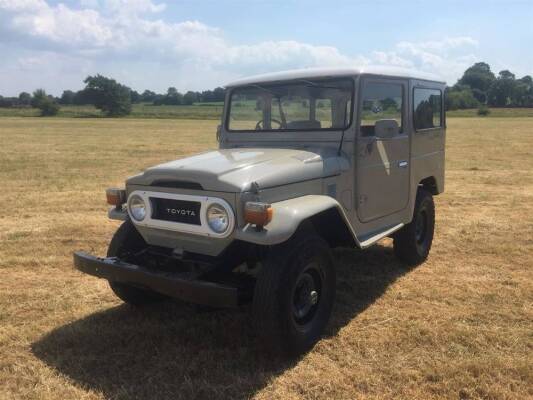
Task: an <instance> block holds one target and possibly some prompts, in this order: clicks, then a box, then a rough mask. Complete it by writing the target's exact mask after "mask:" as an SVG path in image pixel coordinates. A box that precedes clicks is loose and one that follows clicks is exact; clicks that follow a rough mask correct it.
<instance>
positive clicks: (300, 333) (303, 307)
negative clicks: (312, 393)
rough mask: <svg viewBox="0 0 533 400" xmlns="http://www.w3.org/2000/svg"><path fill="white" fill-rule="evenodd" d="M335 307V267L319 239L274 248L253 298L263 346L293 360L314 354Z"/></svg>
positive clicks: (301, 237) (300, 238) (308, 236)
mask: <svg viewBox="0 0 533 400" xmlns="http://www.w3.org/2000/svg"><path fill="white" fill-rule="evenodd" d="M334 301H335V266H334V263H333V258H332V255H331V250H330V248H329V246H328V244H327V243H326V242H325V241H324V240H323V239H322V238H320V237H319V236H318V235H316V234H315V233H302V234H297V236H296V237H294V238H293V239H291V240H289V241H288V242H287V243H284V244H282V245H279V246H274V247H272V248H271V250H270V251H269V253H268V254H267V255H266V256H265V257H264V259H263V260H262V268H261V271H260V272H259V274H258V277H257V282H256V286H255V290H254V298H253V307H252V308H253V317H254V325H255V327H256V331H257V334H258V340H259V344H261V345H265V346H266V347H267V348H268V349H270V350H274V351H282V352H285V353H290V354H300V353H303V352H305V351H307V350H309V349H310V348H311V347H312V346H313V345H314V344H315V343H316V342H317V341H318V340H319V339H320V336H321V334H322V332H323V331H324V328H325V327H326V325H327V323H328V320H329V317H330V315H331V311H332V308H333V303H334Z"/></svg>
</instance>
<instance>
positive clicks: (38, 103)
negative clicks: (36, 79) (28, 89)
mask: <svg viewBox="0 0 533 400" xmlns="http://www.w3.org/2000/svg"><path fill="white" fill-rule="evenodd" d="M31 105H32V107H35V108H38V109H39V110H41V116H42V117H48V116H52V115H56V114H57V113H58V112H59V105H58V104H57V103H56V101H55V100H54V98H53V97H52V96H48V95H47V94H46V92H45V91H44V89H37V90H36V91H35V92H33V98H32V103H31Z"/></svg>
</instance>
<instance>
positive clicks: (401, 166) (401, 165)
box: [398, 161, 408, 168]
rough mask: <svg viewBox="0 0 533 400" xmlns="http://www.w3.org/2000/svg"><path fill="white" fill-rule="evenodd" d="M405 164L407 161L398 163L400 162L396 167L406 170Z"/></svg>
mask: <svg viewBox="0 0 533 400" xmlns="http://www.w3.org/2000/svg"><path fill="white" fill-rule="evenodd" d="M407 164H408V162H407V161H400V162H398V167H400V168H407Z"/></svg>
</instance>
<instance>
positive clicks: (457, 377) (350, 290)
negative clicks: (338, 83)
mask: <svg viewBox="0 0 533 400" xmlns="http://www.w3.org/2000/svg"><path fill="white" fill-rule="evenodd" d="M216 124H217V122H216V121H206V122H203V121H189V120H154V119H149V120H148V119H147V120H137V119H127V120H108V119H61V118H54V119H38V118H0V181H1V182H2V190H1V191H0V204H1V205H2V206H1V208H0V209H1V211H0V274H1V277H0V398H1V399H107V398H111V399H132V398H139V399H204V398H205V399H207V398H210V399H219V398H228V399H239V398H259V399H297V398H305V399H326V398H328V399H329V398H334V399H358V398H368V399H383V398H406V399H424V400H425V399H433V398H451V399H526V398H532V397H533V356H532V355H533V310H532V303H533V118H515V119H511V118H489V119H478V118H466V119H460V118H454V119H452V118H450V119H449V120H448V125H449V129H448V142H447V187H446V192H445V194H443V195H442V196H439V197H438V198H437V199H436V207H437V226H436V236H435V240H434V245H433V249H432V252H431V255H430V258H429V260H428V261H427V262H426V263H425V264H423V265H421V266H419V267H417V268H414V269H410V270H409V269H406V268H404V267H402V266H401V265H400V264H399V263H398V262H397V261H396V260H395V259H394V257H393V255H392V252H391V246H390V241H389V240H385V241H383V243H382V244H381V245H379V246H375V247H374V248H372V249H370V250H368V251H366V252H358V251H355V250H347V249H344V250H339V251H336V257H337V259H338V268H339V272H338V276H339V282H338V299H337V304H336V308H335V312H334V316H333V319H332V321H331V324H330V326H329V329H328V332H327V336H326V337H325V338H324V339H323V340H321V342H320V343H319V344H318V345H317V346H316V347H315V348H314V350H313V351H311V352H310V353H308V354H307V355H306V356H304V357H302V358H301V359H299V360H293V361H287V360H282V359H278V358H275V357H272V356H270V355H269V354H262V353H258V352H256V351H254V342H253V335H252V330H251V328H250V326H249V324H248V320H249V318H248V313H249V310H248V309H246V308H244V309H239V310H236V311H217V312H205V311H203V312H200V311H198V310H196V309H195V308H193V307H190V306H187V305H182V304H179V303H168V304H163V305H161V306H154V307H151V308H145V309H142V310H134V309H131V308H129V307H128V306H125V305H123V304H121V303H120V302H119V301H118V300H117V299H116V298H115V297H114V296H113V295H112V293H111V291H110V290H109V289H108V287H107V285H106V283H105V282H104V281H101V280H97V279H96V278H92V277H89V276H84V275H82V274H81V273H78V272H77V271H75V270H74V269H73V267H72V262H71V253H72V252H73V251H74V250H77V249H84V250H87V251H92V252H95V253H99V254H104V253H105V250H106V246H107V243H108V241H109V239H110V237H111V235H112V233H113V231H114V230H115V229H116V227H117V223H116V222H112V221H109V220H108V219H107V217H106V205H105V196H104V189H105V188H106V187H108V186H111V185H120V184H121V183H122V182H123V180H124V178H125V177H127V176H128V175H132V174H134V173H136V172H138V171H139V170H140V169H141V168H144V167H147V166H150V165H153V164H155V163H157V162H160V161H164V160H170V159H175V158H177V157H181V156H185V155H188V154H192V153H195V152H198V151H201V150H204V149H207V148H213V147H215V145H216V144H215V140H214V131H215V127H216Z"/></svg>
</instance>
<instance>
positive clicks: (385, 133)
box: [374, 119, 400, 139]
mask: <svg viewBox="0 0 533 400" xmlns="http://www.w3.org/2000/svg"><path fill="white" fill-rule="evenodd" d="M374 133H375V135H376V137H377V138H380V139H390V138H392V137H394V136H396V135H397V134H398V133H400V127H399V126H398V122H396V120H395V119H380V120H378V121H376V123H375V124H374Z"/></svg>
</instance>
